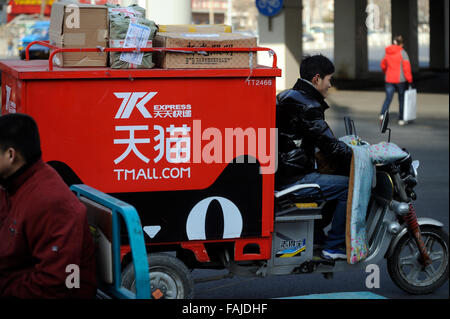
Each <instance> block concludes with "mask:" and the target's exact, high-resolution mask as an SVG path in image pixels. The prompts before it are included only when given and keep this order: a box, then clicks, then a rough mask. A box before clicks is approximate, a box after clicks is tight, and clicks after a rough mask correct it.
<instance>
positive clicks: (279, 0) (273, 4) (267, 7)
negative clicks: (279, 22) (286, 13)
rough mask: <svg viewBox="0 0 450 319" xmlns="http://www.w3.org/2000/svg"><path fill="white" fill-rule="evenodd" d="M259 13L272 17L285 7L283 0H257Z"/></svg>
mask: <svg viewBox="0 0 450 319" xmlns="http://www.w3.org/2000/svg"><path fill="white" fill-rule="evenodd" d="M256 7H257V8H258V11H259V13H261V14H263V15H265V16H268V17H272V16H274V15H276V14H278V13H280V11H281V9H283V0H256Z"/></svg>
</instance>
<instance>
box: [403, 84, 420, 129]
mask: <svg viewBox="0 0 450 319" xmlns="http://www.w3.org/2000/svg"><path fill="white" fill-rule="evenodd" d="M416 117H417V90H416V89H413V88H411V87H409V89H408V90H406V91H405V100H404V106H403V120H404V121H413V120H415V119H416Z"/></svg>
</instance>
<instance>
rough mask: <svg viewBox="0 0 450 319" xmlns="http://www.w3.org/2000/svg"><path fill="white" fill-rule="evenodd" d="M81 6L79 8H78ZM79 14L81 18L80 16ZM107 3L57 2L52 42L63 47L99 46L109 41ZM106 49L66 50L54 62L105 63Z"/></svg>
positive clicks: (52, 19)
mask: <svg viewBox="0 0 450 319" xmlns="http://www.w3.org/2000/svg"><path fill="white" fill-rule="evenodd" d="M77 10H78V11H77ZM78 17H79V18H78ZM108 30H109V27H108V8H107V7H106V6H97V5H88V4H80V3H76V4H71V3H70V2H56V3H54V4H53V6H52V13H51V17H50V31H49V33H50V43H51V44H53V45H56V46H58V47H61V48H95V47H98V46H100V47H104V48H106V47H107V45H108ZM107 57H108V55H107V53H106V52H64V53H60V54H56V55H55V58H54V60H53V62H54V63H55V64H56V65H58V66H60V67H89V66H92V67H104V66H107V62H108V59H107Z"/></svg>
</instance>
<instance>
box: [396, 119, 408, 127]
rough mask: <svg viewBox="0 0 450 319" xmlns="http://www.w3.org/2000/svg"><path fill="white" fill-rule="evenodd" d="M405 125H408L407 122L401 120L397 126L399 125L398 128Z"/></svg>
mask: <svg viewBox="0 0 450 319" xmlns="http://www.w3.org/2000/svg"><path fill="white" fill-rule="evenodd" d="M406 124H408V122H406V121H403V120H400V121H398V125H400V126H403V125H406Z"/></svg>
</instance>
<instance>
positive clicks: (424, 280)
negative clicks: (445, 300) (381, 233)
mask: <svg viewBox="0 0 450 319" xmlns="http://www.w3.org/2000/svg"><path fill="white" fill-rule="evenodd" d="M420 230H421V233H422V238H423V241H424V243H425V246H426V247H427V251H428V254H429V255H430V258H431V260H432V264H431V265H429V266H427V267H426V268H424V267H423V266H422V264H421V263H420V261H419V258H420V253H419V249H418V247H417V245H416V242H415V241H414V239H413V238H412V237H411V236H410V235H409V234H408V233H407V234H406V235H405V236H403V237H402V238H401V239H400V240H399V242H398V243H397V245H396V247H395V248H394V252H393V253H392V255H391V256H390V257H389V258H388V259H387V268H388V272H389V275H390V276H391V279H392V281H393V282H394V283H395V284H396V285H397V286H398V287H399V288H400V289H402V290H404V291H406V292H407V293H410V294H413V295H422V294H429V293H432V292H433V291H435V290H436V289H438V288H439V287H440V286H442V285H443V284H444V283H445V282H446V281H447V280H448V259H449V257H448V234H447V233H446V232H445V231H443V230H442V229H441V228H439V227H434V226H422V227H420Z"/></svg>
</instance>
